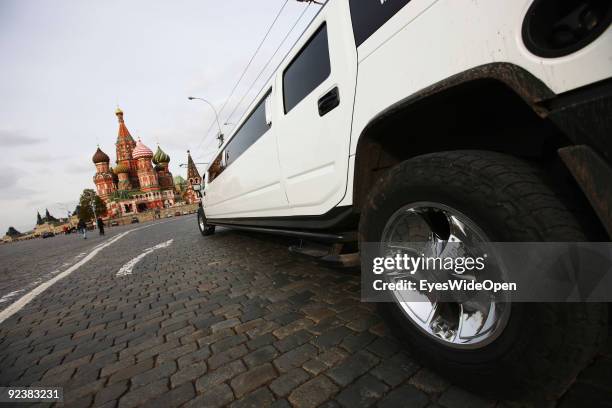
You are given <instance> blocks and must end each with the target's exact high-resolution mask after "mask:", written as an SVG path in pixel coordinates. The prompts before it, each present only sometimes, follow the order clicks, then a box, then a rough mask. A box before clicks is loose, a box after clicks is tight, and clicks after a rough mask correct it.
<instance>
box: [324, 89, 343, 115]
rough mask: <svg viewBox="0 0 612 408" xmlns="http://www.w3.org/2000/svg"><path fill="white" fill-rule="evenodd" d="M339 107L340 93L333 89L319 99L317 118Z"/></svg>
mask: <svg viewBox="0 0 612 408" xmlns="http://www.w3.org/2000/svg"><path fill="white" fill-rule="evenodd" d="M338 105H340V91H339V90H338V87H335V88H334V89H332V90H331V91H329V92H328V93H326V94H325V95H323V96H322V97H321V99H319V116H324V115H326V114H328V113H329V112H331V111H332V110H334V109H335V108H336V107H337V106H338Z"/></svg>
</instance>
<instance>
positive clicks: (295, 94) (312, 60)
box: [283, 24, 331, 113]
mask: <svg viewBox="0 0 612 408" xmlns="http://www.w3.org/2000/svg"><path fill="white" fill-rule="evenodd" d="M330 73H331V64H330V62H329V47H328V45H327V25H325V24H323V26H321V28H319V30H318V31H317V32H316V33H315V34H314V35H313V36H312V38H311V39H310V40H309V41H308V43H306V45H305V46H304V48H302V50H301V51H300V52H299V54H298V55H297V56H296V57H295V58H294V59H293V61H292V62H291V64H289V66H288V67H287V69H286V70H285V72H284V73H283V95H284V100H285V113H288V112H289V111H290V110H291V109H293V108H294V107H295V106H296V105H297V104H298V103H300V101H301V100H302V99H304V98H305V97H306V96H307V95H308V94H309V93H310V92H312V91H313V90H314V89H315V88H316V87H317V86H319V85H320V84H321V83H322V82H323V81H325V79H326V78H327V77H328V76H329V74H330Z"/></svg>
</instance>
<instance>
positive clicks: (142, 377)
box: [0, 216, 612, 408]
mask: <svg viewBox="0 0 612 408" xmlns="http://www.w3.org/2000/svg"><path fill="white" fill-rule="evenodd" d="M170 239H174V241H173V242H172V244H171V245H170V246H169V247H167V248H161V249H158V250H156V251H154V252H151V253H150V254H149V255H148V256H145V257H144V258H142V260H141V262H140V263H138V264H137V265H136V266H135V268H134V270H133V272H132V274H131V275H127V276H119V277H118V276H116V275H117V272H118V270H119V269H120V268H121V266H122V265H124V264H125V263H127V262H128V261H130V260H131V259H133V258H134V257H136V256H138V255H139V254H141V253H142V252H143V251H144V250H145V249H147V248H151V247H153V246H155V245H157V244H160V243H162V242H166V241H168V240H170ZM75 245H76V244H75ZM2 262H3V264H4V263H5V262H8V263H10V262H11V255H10V254H6V253H4V255H3V257H2ZM15 273H19V270H17V269H15V268H10V267H9V268H7V272H6V276H13V275H11V274H15ZM3 306H4V305H3ZM611 378H612V346H611V344H610V343H608V345H607V346H606V350H604V351H603V352H602V355H601V356H599V357H598V359H597V360H596V362H594V363H593V364H592V365H591V366H590V367H588V368H587V369H586V370H585V371H583V373H582V374H581V376H580V377H579V378H578V379H577V381H576V383H575V384H574V386H573V387H572V388H571V389H570V391H568V393H566V395H565V396H564V397H563V398H562V399H561V400H560V401H558V402H557V403H551V404H550V405H551V406H555V405H558V406H561V407H570V406H581V407H584V406H593V405H591V403H592V402H594V401H602V402H605V403H609V402H610V398H609V397H610V395H611V394H612V381H611ZM0 385H4V386H8V385H21V386H32V385H44V386H51V385H55V386H61V387H64V392H65V406H69V407H89V406H96V407H120V408H127V407H134V406H150V407H156V406H158V407H178V406H185V407H217V406H228V405H229V406H232V407H264V406H275V407H289V406H296V407H315V406H325V407H337V406H343V407H351V408H352V407H367V406H379V407H383V408H386V407H437V406H442V407H447V408H454V407H493V406H499V407H502V406H513V405H512V404H508V403H504V402H499V401H490V400H486V399H482V398H480V397H478V396H476V395H473V394H470V393H468V392H466V391H464V390H462V389H460V388H458V387H455V386H453V385H451V384H449V383H448V382H446V381H445V380H444V379H442V378H440V377H439V376H437V375H436V374H434V373H433V372H431V371H429V370H427V369H426V368H423V367H421V366H420V365H419V364H418V363H417V362H416V360H415V359H414V358H413V356H411V355H410V351H409V350H402V349H401V348H400V346H399V344H398V343H397V341H396V340H395V339H394V338H393V337H392V336H391V335H390V334H389V332H388V330H387V329H386V328H385V326H384V324H383V323H382V322H381V319H380V317H379V316H378V315H377V314H376V311H375V308H374V306H373V305H369V304H362V303H360V302H359V276H358V275H357V274H356V273H350V272H346V271H339V270H333V269H327V268H323V267H321V266H318V265H316V264H314V263H312V262H310V261H308V260H304V259H302V258H295V257H292V256H291V255H290V254H289V253H288V251H287V242H283V241H281V240H278V239H276V238H268V237H260V236H254V235H248V234H244V233H238V232H233V231H218V233H217V234H216V235H214V236H212V237H208V238H202V237H201V236H200V235H199V233H198V232H197V230H196V227H195V220H194V219H193V217H192V216H189V217H184V218H183V217H182V218H179V219H174V220H171V221H168V222H165V223H164V224H158V225H151V226H148V227H147V228H145V229H142V230H137V231H133V232H132V233H130V234H128V235H126V236H125V237H123V238H121V239H120V240H118V241H117V242H116V243H114V244H112V245H111V246H109V247H108V248H105V249H103V250H102V251H101V252H100V253H99V254H98V255H97V256H96V257H95V258H93V259H92V260H91V261H90V262H88V263H87V264H85V265H83V266H82V267H81V268H79V269H78V270H76V271H75V272H74V273H73V274H72V275H70V276H68V277H66V278H64V279H63V280H61V281H59V282H57V283H56V284H55V285H54V286H52V287H51V288H49V289H48V290H47V291H46V292H44V293H42V294H41V295H40V296H38V297H36V298H35V299H34V300H33V301H32V302H30V303H29V304H28V305H26V306H25V307H24V308H23V309H22V310H21V311H19V312H18V313H16V314H15V315H13V316H12V317H10V318H9V319H8V320H6V321H4V322H3V323H2V324H0Z"/></svg>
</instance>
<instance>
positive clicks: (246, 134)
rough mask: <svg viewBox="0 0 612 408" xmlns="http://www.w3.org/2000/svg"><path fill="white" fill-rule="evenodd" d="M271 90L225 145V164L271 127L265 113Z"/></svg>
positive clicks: (230, 161)
mask: <svg viewBox="0 0 612 408" xmlns="http://www.w3.org/2000/svg"><path fill="white" fill-rule="evenodd" d="M271 92H272V91H271V90H269V91H268V92H267V93H266V95H265V96H264V97H263V98H262V99H261V101H259V103H258V104H257V106H256V107H255V109H253V111H252V112H251V114H250V115H249V117H248V118H247V120H245V121H244V123H243V124H242V126H240V129H239V130H238V132H236V134H235V135H234V137H233V138H232V140H230V142H229V143H228V144H227V146H226V147H225V152H226V153H225V154H226V156H225V160H226V163H225V165H226V166H229V165H230V164H232V163H233V162H234V161H236V160H237V159H238V157H240V156H241V155H242V153H244V152H245V151H246V150H247V149H248V148H249V147H251V145H252V144H253V143H255V142H256V141H257V140H258V139H259V138H260V137H261V136H263V135H264V134H265V133H266V132H267V131H268V129H270V128H271V127H272V122H271V121H270V122H268V118H267V115H266V105H267V103H266V101H267V100H268V98H269V97H270V94H271Z"/></svg>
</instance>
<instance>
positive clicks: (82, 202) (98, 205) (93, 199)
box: [78, 188, 106, 222]
mask: <svg viewBox="0 0 612 408" xmlns="http://www.w3.org/2000/svg"><path fill="white" fill-rule="evenodd" d="M92 204H93V207H95V209H96V215H97V216H98V217H100V216H102V215H104V214H106V204H104V201H102V199H101V198H100V197H98V195H97V194H96V192H95V191H93V190H92V189H90V188H86V189H85V190H83V193H82V194H81V198H80V199H79V206H78V207H79V213H78V214H79V218H80V219H82V220H83V221H85V222H89V221H91V220H93V219H94V212H93V208H92Z"/></svg>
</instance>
